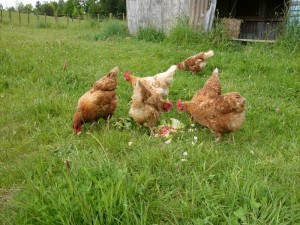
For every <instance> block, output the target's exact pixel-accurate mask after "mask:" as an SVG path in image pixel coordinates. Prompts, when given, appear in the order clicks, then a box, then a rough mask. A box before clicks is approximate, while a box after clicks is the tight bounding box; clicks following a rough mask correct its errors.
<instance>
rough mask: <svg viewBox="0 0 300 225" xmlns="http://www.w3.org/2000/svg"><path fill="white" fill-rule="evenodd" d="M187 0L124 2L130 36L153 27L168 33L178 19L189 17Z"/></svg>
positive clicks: (135, 0)
mask: <svg viewBox="0 0 300 225" xmlns="http://www.w3.org/2000/svg"><path fill="white" fill-rule="evenodd" d="M189 2H190V1H189V0H126V7H127V21H128V29H129V33H130V34H136V33H137V31H138V29H139V27H148V26H153V27H155V28H156V29H158V30H164V31H166V32H168V31H169V30H170V29H171V28H172V26H173V25H174V24H176V22H177V20H178V18H179V17H182V16H185V17H186V16H188V15H189V4H190V3H189Z"/></svg>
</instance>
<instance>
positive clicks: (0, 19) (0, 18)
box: [0, 9, 2, 23]
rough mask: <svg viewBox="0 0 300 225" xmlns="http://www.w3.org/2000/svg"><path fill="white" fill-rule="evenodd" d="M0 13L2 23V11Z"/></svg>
mask: <svg viewBox="0 0 300 225" xmlns="http://www.w3.org/2000/svg"><path fill="white" fill-rule="evenodd" d="M0 11H1V12H0V22H1V23H2V9H1V10H0Z"/></svg>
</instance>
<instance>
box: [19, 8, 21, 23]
mask: <svg viewBox="0 0 300 225" xmlns="http://www.w3.org/2000/svg"><path fill="white" fill-rule="evenodd" d="M19 25H20V26H21V12H20V10H19Z"/></svg>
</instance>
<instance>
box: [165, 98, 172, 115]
mask: <svg viewBox="0 0 300 225" xmlns="http://www.w3.org/2000/svg"><path fill="white" fill-rule="evenodd" d="M172 106H173V102H172V101H171V100H170V101H166V102H164V104H163V110H164V111H165V112H169V111H170V110H171V109H172Z"/></svg>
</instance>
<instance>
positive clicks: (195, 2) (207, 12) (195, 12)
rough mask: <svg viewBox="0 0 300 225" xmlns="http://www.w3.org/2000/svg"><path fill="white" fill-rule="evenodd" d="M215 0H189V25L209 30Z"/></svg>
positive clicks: (213, 13)
mask: <svg viewBox="0 0 300 225" xmlns="http://www.w3.org/2000/svg"><path fill="white" fill-rule="evenodd" d="M216 5H217V0H190V27H191V28H193V29H196V30H204V31H209V30H210V29H211V28H212V24H213V20H214V15H215V10H216Z"/></svg>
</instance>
